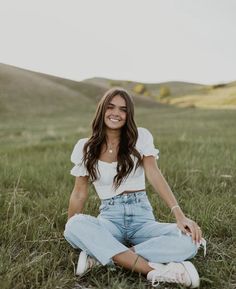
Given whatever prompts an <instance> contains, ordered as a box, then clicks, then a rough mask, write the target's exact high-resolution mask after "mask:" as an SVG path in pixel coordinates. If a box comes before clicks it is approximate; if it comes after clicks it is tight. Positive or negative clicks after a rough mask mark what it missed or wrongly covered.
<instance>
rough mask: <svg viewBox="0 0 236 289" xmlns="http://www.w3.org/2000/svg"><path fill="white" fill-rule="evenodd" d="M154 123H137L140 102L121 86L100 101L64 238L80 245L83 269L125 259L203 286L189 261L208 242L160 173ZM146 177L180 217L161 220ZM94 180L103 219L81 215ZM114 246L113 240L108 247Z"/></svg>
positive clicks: (81, 150)
mask: <svg viewBox="0 0 236 289" xmlns="http://www.w3.org/2000/svg"><path fill="white" fill-rule="evenodd" d="M158 158H159V150H158V149H157V148H155V146H154V143H153V137H152V134H151V133H150V132H149V130H148V129H146V128H142V127H138V128H137V126H136V124H135V121H134V104H133V100H132V97H131V96H130V94H129V93H128V92H127V91H126V90H124V89H123V88H112V89H111V90H109V91H107V92H106V93H105V95H104V96H103V97H102V99H101V100H100V102H99V103H98V107H97V110H96V113H95V116H94V119H93V122H92V135H91V136H90V137H88V138H84V139H80V140H79V141H78V142H77V144H76V145H75V147H74V149H73V152H72V155H71V161H72V162H73V163H74V164H75V166H74V167H73V168H72V170H71V174H72V175H73V176H75V177H76V178H75V185H74V188H73V191H72V193H71V197H70V201H69V209H68V221H67V223H66V227H65V231H64V236H65V238H66V239H67V241H68V242H69V243H70V244H71V245H72V246H73V247H74V248H80V249H81V250H82V251H81V253H80V255H79V260H78V264H77V271H76V272H77V274H78V275H81V274H84V273H85V272H86V271H87V269H89V268H92V267H93V266H95V265H96V266H97V265H113V266H114V265H115V264H117V265H119V266H122V267H124V268H126V269H129V270H134V271H136V272H140V273H142V274H144V275H145V276H146V277H147V280H148V281H151V282H152V285H153V286H157V285H156V284H159V282H173V283H179V284H182V285H185V286H191V288H195V287H198V286H199V276H198V272H197V270H196V268H195V267H194V265H193V264H192V263H191V262H190V261H185V260H186V259H189V258H192V257H194V256H195V255H196V253H197V251H198V248H199V246H200V244H203V245H205V240H204V239H203V238H202V232H201V229H200V227H199V226H198V225H197V224H196V222H194V221H192V220H190V219H188V218H187V217H186V216H185V215H184V213H183V211H182V210H181V208H180V206H179V205H178V203H177V200H176V198H175V196H174V195H173V193H172V191H171V189H170V187H169V185H168V184H167V182H166V180H165V178H164V177H163V175H162V174H161V172H160V170H159V168H158V166H157V163H156V159H158ZM145 175H146V177H147V179H148V181H149V182H150V184H151V185H152V186H153V187H154V189H155V190H156V191H157V192H158V193H159V194H160V196H161V197H162V198H163V200H164V201H165V202H166V204H167V206H169V208H170V209H171V212H172V213H173V214H174V215H175V218H176V223H172V224H171V223H160V222H158V221H157V220H156V219H155V217H154V214H153V208H152V206H151V204H150V202H149V199H148V196H147V194H146V189H145ZM89 181H90V182H91V183H92V184H93V185H94V187H95V189H96V192H97V194H98V196H99V198H100V199H101V205H100V208H99V209H100V214H99V215H98V216H97V217H93V216H90V215H86V214H83V213H82V211H83V208H84V204H85V202H86V200H87V197H88V184H89ZM107 244H108V245H107Z"/></svg>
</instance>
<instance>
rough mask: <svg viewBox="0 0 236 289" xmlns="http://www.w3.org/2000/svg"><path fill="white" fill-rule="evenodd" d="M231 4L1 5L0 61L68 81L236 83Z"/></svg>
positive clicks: (219, 0)
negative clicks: (95, 78) (87, 79)
mask: <svg viewBox="0 0 236 289" xmlns="http://www.w3.org/2000/svg"><path fill="white" fill-rule="evenodd" d="M235 53H236V1H235V0H83V1H82V0H20V1H19V0H15V1H12V0H0V62H1V63H6V64H11V65H15V66H18V67H22V68H26V69H30V70H34V71H40V72H43V73H47V74H52V75H57V76H61V77H65V78H70V79H74V80H82V79H85V78H90V77H107V78H113V79H126V80H135V81H142V82H161V81H171V80H179V81H189V82H198V83H209V84H210V83H217V82H227V81H232V80H236V57H235Z"/></svg>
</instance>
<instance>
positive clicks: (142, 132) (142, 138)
mask: <svg viewBox="0 0 236 289" xmlns="http://www.w3.org/2000/svg"><path fill="white" fill-rule="evenodd" d="M150 140H151V141H152V140H153V136H152V134H151V132H150V131H149V130H148V129H147V128H144V127H138V140H137V143H143V142H144V143H145V142H147V141H150Z"/></svg>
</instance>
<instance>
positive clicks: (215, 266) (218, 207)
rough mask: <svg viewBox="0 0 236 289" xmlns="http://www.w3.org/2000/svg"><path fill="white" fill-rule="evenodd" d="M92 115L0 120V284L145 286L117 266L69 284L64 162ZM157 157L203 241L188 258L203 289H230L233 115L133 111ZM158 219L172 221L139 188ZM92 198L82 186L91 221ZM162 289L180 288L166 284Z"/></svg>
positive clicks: (73, 257) (235, 168)
mask: <svg viewBox="0 0 236 289" xmlns="http://www.w3.org/2000/svg"><path fill="white" fill-rule="evenodd" d="M92 115H93V107H90V109H89V110H88V112H87V111H82V110H80V111H79V112H77V111H76V110H73V111H72V112H69V113H62V114H53V115H50V116H49V115H48V116H41V117H40V116H35V117H30V116H28V117H27V116H26V115H25V116H15V117H14V118H13V117H11V118H6V117H5V116H4V117H1V116H0V140H1V149H0V158H1V162H0V179H1V182H0V218H1V223H0V232H1V236H0V245H1V247H0V252H1V259H0V284H1V288H2V289H13V288H14V289H23V288H27V289H29V288H34V289H36V288H45V289H46V288H47V289H49V288H50V289H51V288H68V289H74V288H100V289H105V288H108V289H126V288H127V289H128V288H129V289H132V288H134V289H137V288H139V289H141V288H151V287H150V286H148V285H147V282H146V280H145V278H144V277H143V276H141V275H138V274H137V273H132V272H129V271H126V270H124V269H122V268H120V267H116V268H112V267H98V268H94V269H92V270H91V271H90V272H89V273H88V274H86V275H84V276H83V277H80V278H78V277H75V276H74V270H75V266H76V262H77V256H78V251H76V250H74V249H72V248H71V247H70V246H69V245H68V243H67V242H66V241H65V240H64V238H63V229H64V225H65V222H66V218H67V206H68V199H69V195H70V192H71V190H72V187H73V183H74V177H72V176H70V174H69V170H70V168H71V167H72V164H71V163H70V154H71V151H72V148H73V146H74V144H75V142H76V141H77V139H79V138H80V137H84V136H86V135H88V133H89V128H88V127H89V123H90V121H91V117H92ZM136 121H137V124H138V126H143V127H147V128H149V129H150V130H151V132H152V133H153V135H154V138H155V144H156V146H157V147H158V148H159V149H160V152H161V154H160V160H159V161H158V164H159V167H160V168H161V170H162V173H163V174H164V175H165V177H166V179H167V181H168V183H169V184H170V186H171V188H172V190H173V191H174V193H175V195H176V197H177V198H178V200H179V202H180V204H181V206H182V207H183V209H184V211H185V213H186V214H187V216H190V217H191V218H193V219H195V220H196V221H197V222H198V223H199V224H200V225H201V227H202V229H203V232H204V236H205V238H206V239H207V241H208V248H207V256H206V257H205V258H204V257H203V252H202V251H199V254H198V255H197V256H196V257H195V258H194V259H193V260H192V261H193V263H194V264H195V265H196V267H197V268H198V270H199V274H200V276H201V288H202V289H208V288H211V289H223V288H225V289H233V288H235V286H236V278H235V277H236V276H235V275H234V272H235V260H236V249H235V235H234V234H233V229H234V228H235V224H236V221H235V216H236V199H235V188H236V182H235V176H236V154H235V141H236V131H235V121H236V114H235V111H231V110H230V111H224V110H199V109H191V108H189V109H180V108H162V109H151V108H150V109H142V108H137V110H136ZM147 192H148V195H149V198H150V201H151V203H152V205H153V207H154V211H155V215H156V217H157V218H158V219H159V220H160V221H170V222H172V221H174V219H173V218H172V217H171V216H170V214H169V210H168V209H167V208H166V206H165V205H164V203H163V202H162V201H161V200H160V199H159V197H158V195H157V194H156V193H155V192H154V191H153V189H152V187H151V186H150V185H149V184H148V183H147ZM99 204H100V202H99V199H98V197H97V195H96V194H95V192H94V189H93V188H92V187H91V188H90V195H89V200H88V202H87V203H86V207H85V211H84V212H85V213H87V214H91V215H94V216H96V215H97V214H98V207H99ZM160 288H163V289H164V288H181V286H175V285H171V286H168V285H165V286H161V287H160Z"/></svg>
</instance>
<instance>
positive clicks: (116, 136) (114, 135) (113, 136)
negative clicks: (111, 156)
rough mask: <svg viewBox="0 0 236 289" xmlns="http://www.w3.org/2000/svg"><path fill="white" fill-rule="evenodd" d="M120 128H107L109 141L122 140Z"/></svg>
mask: <svg viewBox="0 0 236 289" xmlns="http://www.w3.org/2000/svg"><path fill="white" fill-rule="evenodd" d="M120 134H121V131H120V130H115V129H109V128H107V129H106V139H107V141H108V142H109V143H114V142H118V141H119V140H120Z"/></svg>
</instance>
